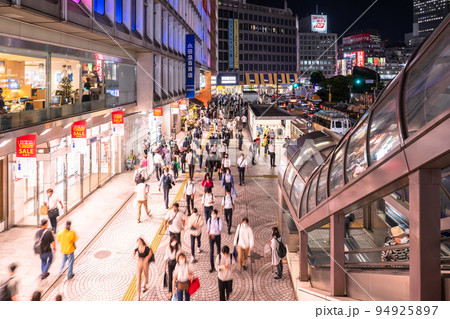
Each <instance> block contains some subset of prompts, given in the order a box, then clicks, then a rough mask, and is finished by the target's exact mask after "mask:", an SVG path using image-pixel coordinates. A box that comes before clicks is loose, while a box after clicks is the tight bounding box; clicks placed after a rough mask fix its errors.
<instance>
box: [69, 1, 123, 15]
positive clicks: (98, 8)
mask: <svg viewBox="0 0 450 319" xmlns="http://www.w3.org/2000/svg"><path fill="white" fill-rule="evenodd" d="M116 1H117V0H116ZM75 2H76V1H75ZM94 12H97V13H98V14H101V15H104V14H105V0H94Z"/></svg>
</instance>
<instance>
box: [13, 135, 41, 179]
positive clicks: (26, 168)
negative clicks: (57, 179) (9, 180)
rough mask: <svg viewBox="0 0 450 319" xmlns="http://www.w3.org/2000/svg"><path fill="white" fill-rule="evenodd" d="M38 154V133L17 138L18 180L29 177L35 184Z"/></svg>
mask: <svg viewBox="0 0 450 319" xmlns="http://www.w3.org/2000/svg"><path fill="white" fill-rule="evenodd" d="M36 154H37V150H36V134H28V135H24V136H20V137H17V138H16V181H17V180H19V179H21V178H28V179H30V181H31V184H32V185H35V183H36ZM30 186H31V185H30Z"/></svg>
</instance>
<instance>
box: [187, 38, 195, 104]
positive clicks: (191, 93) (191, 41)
mask: <svg viewBox="0 0 450 319" xmlns="http://www.w3.org/2000/svg"><path fill="white" fill-rule="evenodd" d="M186 97H187V98H195V36H194V35H193V34H186Z"/></svg>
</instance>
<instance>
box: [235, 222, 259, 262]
mask: <svg viewBox="0 0 450 319" xmlns="http://www.w3.org/2000/svg"><path fill="white" fill-rule="evenodd" d="M254 245H255V242H254V239H253V231H252V229H251V227H250V226H249V225H248V218H247V217H244V218H243V219H242V223H241V224H240V225H239V226H238V227H237V229H236V235H235V236H234V246H237V248H238V264H239V269H244V270H247V259H248V256H249V255H250V252H251V250H252V248H253V246H254Z"/></svg>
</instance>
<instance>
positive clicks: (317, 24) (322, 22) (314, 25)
mask: <svg viewBox="0 0 450 319" xmlns="http://www.w3.org/2000/svg"><path fill="white" fill-rule="evenodd" d="M311 31H313V32H319V33H327V16H326V15H317V14H315V15H312V16H311Z"/></svg>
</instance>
